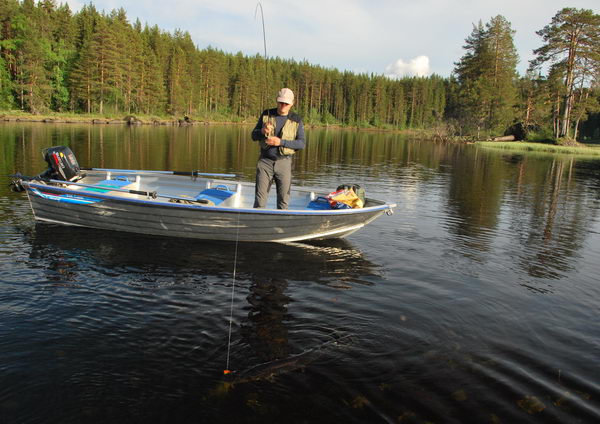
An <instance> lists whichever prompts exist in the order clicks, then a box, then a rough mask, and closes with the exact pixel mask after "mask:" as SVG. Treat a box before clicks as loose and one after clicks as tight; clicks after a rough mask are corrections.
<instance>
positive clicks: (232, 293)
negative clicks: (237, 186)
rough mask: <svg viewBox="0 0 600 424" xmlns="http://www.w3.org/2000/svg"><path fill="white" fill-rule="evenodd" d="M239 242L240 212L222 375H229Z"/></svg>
mask: <svg viewBox="0 0 600 424" xmlns="http://www.w3.org/2000/svg"><path fill="white" fill-rule="evenodd" d="M239 240H240V212H239V211H238V213H237V229H236V232H235V253H234V255H233V277H232V279H231V305H230V307H229V336H228V339H227V363H226V364H225V369H224V370H223V374H230V373H231V371H230V370H229V355H230V353H231V328H232V324H233V297H234V294H235V275H236V272H237V256H238V244H239Z"/></svg>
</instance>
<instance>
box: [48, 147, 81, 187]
mask: <svg viewBox="0 0 600 424" xmlns="http://www.w3.org/2000/svg"><path fill="white" fill-rule="evenodd" d="M44 160H45V161H46V162H48V166H49V167H50V168H49V169H48V171H46V172H45V173H44V174H45V175H46V176H49V177H50V178H53V179H56V180H63V181H74V180H77V179H78V178H79V177H80V176H81V175H80V174H81V168H80V167H79V163H77V159H76V158H75V154H74V153H73V152H72V151H71V149H69V148H68V147H66V146H56V147H48V148H47V149H46V150H44Z"/></svg>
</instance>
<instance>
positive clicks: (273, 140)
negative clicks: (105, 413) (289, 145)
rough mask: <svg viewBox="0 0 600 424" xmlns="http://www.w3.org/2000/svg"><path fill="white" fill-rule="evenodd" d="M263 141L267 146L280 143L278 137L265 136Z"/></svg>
mask: <svg viewBox="0 0 600 424" xmlns="http://www.w3.org/2000/svg"><path fill="white" fill-rule="evenodd" d="M265 143H267V144H268V145H269V146H280V145H281V139H280V138H279V137H275V136H272V137H267V139H266V140H265Z"/></svg>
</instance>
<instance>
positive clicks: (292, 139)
mask: <svg viewBox="0 0 600 424" xmlns="http://www.w3.org/2000/svg"><path fill="white" fill-rule="evenodd" d="M293 105H294V93H293V92H292V90H290V89H289V88H282V89H281V90H279V93H278V94H277V108H273V109H267V110H265V111H264V112H263V113H262V115H261V116H260V118H259V119H258V123H257V124H256V127H254V130H252V140H254V141H258V142H259V143H260V157H259V158H258V163H257V164H256V189H255V198H254V207H255V208H264V207H265V206H266V204H267V198H268V196H269V191H270V190H271V184H273V180H275V187H276V188H277V209H287V208H288V202H289V198H290V187H291V185H292V156H293V155H294V153H296V150H300V149H304V146H305V145H306V142H305V140H304V124H303V123H302V118H301V117H300V116H299V115H298V114H296V113H294V112H291V111H290V109H291V108H292V106H293Z"/></svg>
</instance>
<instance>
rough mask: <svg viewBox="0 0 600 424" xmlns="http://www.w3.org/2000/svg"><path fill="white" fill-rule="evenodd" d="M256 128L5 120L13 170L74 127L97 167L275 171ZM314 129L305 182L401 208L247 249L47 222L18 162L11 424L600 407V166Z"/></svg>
mask: <svg viewBox="0 0 600 424" xmlns="http://www.w3.org/2000/svg"><path fill="white" fill-rule="evenodd" d="M250 129H251V128H250V127H242V126H206V127H189V128H171V127H138V128H128V127H124V126H91V125H89V126H85V125H75V124H73V125H62V126H56V125H52V124H18V123H16V124H14V123H13V124H1V125H0V149H1V150H0V152H1V153H2V157H1V158H0V168H1V169H0V173H1V174H3V175H7V174H10V173H13V172H15V171H20V172H22V173H24V174H26V175H27V174H29V175H31V174H37V173H38V172H40V171H41V170H42V169H43V168H44V162H43V160H42V155H41V150H42V149H43V148H45V147H48V146H52V145H62V144H67V145H69V146H70V147H71V148H72V149H73V151H74V152H75V154H76V155H77V158H78V160H79V162H80V164H81V165H82V166H86V167H110V168H134V169H155V170H178V171H189V170H194V169H198V170H203V171H209V172H227V173H229V172H231V173H237V174H240V175H242V178H243V179H244V180H247V181H252V180H253V175H254V169H255V168H254V167H255V163H256V157H257V146H256V145H255V144H254V143H252V142H250V141H249V137H248V133H249V131H250ZM307 137H308V147H307V149H306V151H304V152H303V153H302V154H300V155H298V157H297V158H295V170H294V184H295V185H304V186H311V187H318V188H323V189H325V190H329V191H332V190H333V189H335V188H336V187H337V185H338V184H341V183H358V184H361V185H363V186H364V187H365V188H366V191H367V195H368V196H370V197H374V198H380V199H384V200H388V201H392V202H396V203H397V204H398V207H397V208H396V210H395V213H394V215H392V216H383V217H381V218H379V219H378V220H376V221H375V222H373V223H372V224H371V225H369V226H367V227H366V228H364V229H362V230H361V231H359V232H357V233H355V234H353V235H352V236H350V237H348V238H347V239H343V240H337V241H323V242H315V243H310V244H301V243H297V244H289V245H285V244H244V243H242V244H240V245H239V247H238V252H237V260H235V244H234V243H215V242H204V241H190V240H177V239H168V238H158V237H149V236H138V235H131V234H121V233H110V232H103V231H98V230H89V229H82V228H68V227H60V226H52V225H47V224H35V223H34V221H33V216H32V213H31V210H30V208H29V205H28V202H27V199H26V197H25V195H24V194H22V193H12V192H10V191H9V189H8V187H7V184H8V181H9V180H8V178H6V179H5V184H2V185H0V217H1V220H0V233H1V241H0V264H1V266H2V273H1V275H0V422H2V423H107V422H110V423H122V422H123V423H131V422H140V423H149V422H159V423H190V422H194V423H197V422H210V423H218V422H224V423H231V422H256V423H265V422H286V423H304V422H331V423H341V422H344V423H347V422H356V423H363V422H383V423H385V422H389V423H398V422H401V423H405V422H408V423H424V422H434V423H466V422H469V423H516V422H519V423H529V422H530V423H539V422H553V423H579V422H581V423H594V422H599V421H600V379H599V377H598V376H599V375H600V374H599V371H598V369H599V364H600V320H599V315H600V306H599V305H600V278H599V274H600V162H598V161H589V160H582V159H574V158H572V157H557V156H549V155H532V154H510V153H506V152H498V151H494V150H484V149H481V148H478V147H476V146H472V145H444V144H435V143H431V142H425V141H420V140H417V139H410V138H406V137H405V136H402V135H398V134H389V133H379V132H355V131H338V130H316V129H308V130H307ZM272 194H274V193H272ZM234 270H235V279H234ZM232 301H233V302H232ZM230 316H231V317H232V320H231V344H230V345H229V348H228V340H229V336H228V335H229V328H230ZM228 352H229V354H228ZM261 364H264V365H261ZM226 368H229V369H230V370H232V371H233V373H232V376H228V377H224V376H223V370H224V369H226ZM232 381H233V384H232Z"/></svg>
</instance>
